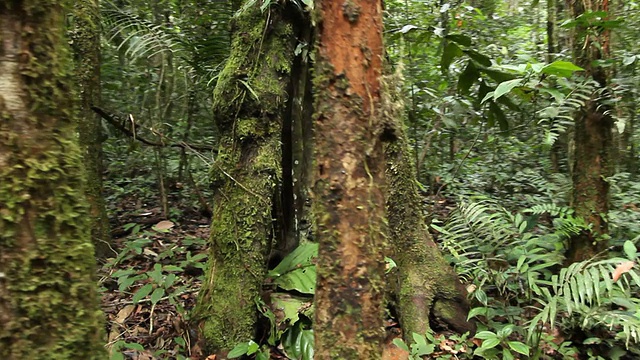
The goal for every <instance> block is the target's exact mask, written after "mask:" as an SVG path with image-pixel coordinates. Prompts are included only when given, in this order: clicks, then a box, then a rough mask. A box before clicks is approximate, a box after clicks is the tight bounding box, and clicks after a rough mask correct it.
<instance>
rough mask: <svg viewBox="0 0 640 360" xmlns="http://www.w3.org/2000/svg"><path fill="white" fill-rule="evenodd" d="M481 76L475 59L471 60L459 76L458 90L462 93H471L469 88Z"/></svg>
mask: <svg viewBox="0 0 640 360" xmlns="http://www.w3.org/2000/svg"><path fill="white" fill-rule="evenodd" d="M479 77H480V72H479V71H478V68H477V67H476V66H475V64H474V63H473V61H469V62H468V63H467V66H466V67H465V68H464V70H463V71H462V73H460V77H459V78H458V91H459V92H460V93H461V94H462V95H469V89H470V88H471V86H472V85H473V83H475V82H476V81H477V80H478V78H479Z"/></svg>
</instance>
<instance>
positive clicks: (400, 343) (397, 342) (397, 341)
mask: <svg viewBox="0 0 640 360" xmlns="http://www.w3.org/2000/svg"><path fill="white" fill-rule="evenodd" d="M393 345H395V346H397V347H398V349H402V350H404V351H409V347H408V346H407V344H405V343H404V341H402V339H400V338H395V339H393Z"/></svg>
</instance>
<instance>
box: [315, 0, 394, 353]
mask: <svg viewBox="0 0 640 360" xmlns="http://www.w3.org/2000/svg"><path fill="white" fill-rule="evenodd" d="M316 7H317V10H318V14H319V18H318V20H319V24H318V32H317V34H318V37H319V38H318V41H319V45H318V46H319V47H318V51H317V56H316V67H315V79H314V85H315V88H314V90H315V110H316V115H315V116H316V120H315V125H316V127H315V136H316V144H315V146H316V163H315V185H314V214H315V215H316V221H317V238H318V243H319V250H318V263H317V274H318V278H317V288H316V295H315V306H316V310H315V322H314V333H315V358H316V359H345V360H348V359H376V360H377V359H380V357H381V355H382V342H383V335H384V332H383V322H382V320H383V318H382V315H383V295H384V291H383V290H384V261H382V259H383V258H384V236H383V234H384V232H385V229H384V226H383V224H384V197H383V192H382V187H383V186H384V154H383V151H382V141H381V138H380V135H381V131H380V130H381V128H382V126H381V124H380V119H381V114H380V104H379V100H380V76H381V73H382V58H383V45H382V4H381V2H380V1H362V0H356V1H349V2H346V3H344V4H343V3H342V2H338V1H333V0H319V1H317V2H316Z"/></svg>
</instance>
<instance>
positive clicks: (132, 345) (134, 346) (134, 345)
mask: <svg viewBox="0 0 640 360" xmlns="http://www.w3.org/2000/svg"><path fill="white" fill-rule="evenodd" d="M124 347H126V348H127V349H131V350H137V351H144V346H142V345H140V344H138V343H124Z"/></svg>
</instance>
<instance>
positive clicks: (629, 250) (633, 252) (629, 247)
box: [624, 240, 638, 260]
mask: <svg viewBox="0 0 640 360" xmlns="http://www.w3.org/2000/svg"><path fill="white" fill-rule="evenodd" d="M624 254H625V255H627V258H628V259H629V260H635V259H636V257H637V256H638V249H637V248H636V244H634V243H633V242H632V241H629V240H627V241H625V242H624Z"/></svg>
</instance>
